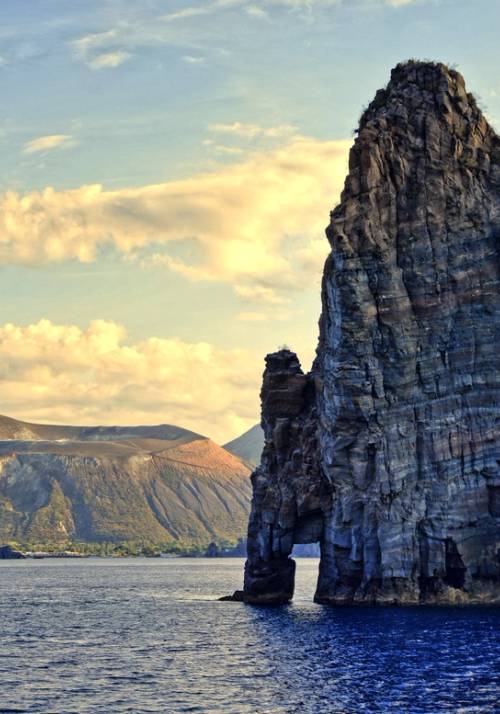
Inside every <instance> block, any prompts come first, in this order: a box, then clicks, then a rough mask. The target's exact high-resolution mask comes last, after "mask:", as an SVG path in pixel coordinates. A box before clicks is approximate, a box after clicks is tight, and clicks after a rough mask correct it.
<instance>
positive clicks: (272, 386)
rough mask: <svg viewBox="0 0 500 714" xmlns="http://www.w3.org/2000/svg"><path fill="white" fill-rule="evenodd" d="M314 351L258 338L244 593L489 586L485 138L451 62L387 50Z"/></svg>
mask: <svg viewBox="0 0 500 714" xmlns="http://www.w3.org/2000/svg"><path fill="white" fill-rule="evenodd" d="M327 237H328V239H329V241H330V244H331V248H332V250H331V254H330V256H329V258H328V259H327V261H326V265H325V270H324V277H323V288H322V303H323V309H322V315H321V320H320V337H319V344H318V350H317V358H316V360H315V363H314V365H313V369H312V371H311V373H310V374H307V375H306V374H304V373H303V372H302V370H301V368H300V365H299V362H298V360H297V357H296V356H295V355H294V354H293V353H292V352H289V351H281V352H278V353H276V354H273V355H268V357H267V358H266V371H265V373H264V383H263V388H262V426H263V429H264V431H265V440H266V443H265V448H264V453H263V457H262V461H261V464H260V466H259V467H258V468H257V469H256V471H255V472H254V474H253V477H252V478H253V489H254V491H253V506H252V512H251V516H250V523H249V531H248V536H249V541H248V560H247V563H246V568H245V584H244V591H243V593H240V594H239V595H238V596H237V597H240V598H242V599H244V600H245V601H247V602H257V603H276V602H285V601H288V600H289V599H290V598H291V597H292V594H293V586H294V568H295V565H294V563H293V561H292V560H291V559H290V557H289V556H290V553H291V550H292V547H293V544H294V543H309V542H313V541H319V542H320V544H321V564H320V573H319V580H318V586H317V592H316V597H315V599H316V600H317V601H318V602H325V603H332V604H344V603H346V604H349V603H367V604H370V603H409V604H413V603H433V602H437V603H476V602H499V601H500V551H499V528H500V429H499V414H500V399H499V397H500V389H499V381H500V350H499V346H500V339H499V338H500V334H499V333H500V329H499V328H500V299H499V255H498V252H499V242H500V140H499V138H498V137H497V135H496V134H495V133H494V131H493V130H492V128H491V127H490V126H489V125H488V123H487V121H486V119H485V118H484V116H483V115H482V113H481V111H480V110H479V108H478V106H477V104H476V102H475V100H474V98H473V96H472V95H471V94H468V93H467V91H466V89H465V86H464V81H463V78H462V77H461V76H460V74H458V73H457V72H455V71H453V70H451V69H448V68H447V67H446V66H444V65H442V64H433V63H420V62H409V63H406V64H403V65H398V67H396V68H395V69H394V70H393V71H392V74H391V80H390V82H389V84H388V86H387V87H386V88H385V89H382V90H380V91H379V92H377V94H376V96H375V99H374V100H373V102H372V103H371V104H370V106H369V107H368V109H367V110H366V111H365V112H364V114H363V116H362V117H361V120H360V126H359V132H358V136H357V138H356V141H355V143H354V146H353V148H352V150H351V154H350V161H349V174H348V176H347V179H346V182H345V188H344V191H343V193H342V196H341V202H340V205H339V206H338V207H337V208H336V209H335V210H334V211H332V213H331V221H330V225H329V226H328V228H327Z"/></svg>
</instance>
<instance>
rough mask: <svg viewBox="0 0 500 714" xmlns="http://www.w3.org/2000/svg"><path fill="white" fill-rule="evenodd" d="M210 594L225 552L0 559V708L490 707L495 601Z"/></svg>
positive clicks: (303, 568) (65, 711)
mask: <svg viewBox="0 0 500 714" xmlns="http://www.w3.org/2000/svg"><path fill="white" fill-rule="evenodd" d="M317 568H318V561H317V560H315V559H299V561H298V572H297V575H298V584H297V595H296V599H295V602H294V603H293V604H292V605H289V606H284V607H278V608H256V607H250V606H245V605H242V604H240V603H227V602H218V601H217V600H216V599H215V598H217V597H218V596H219V595H223V594H227V593H230V592H232V591H233V590H234V589H235V588H237V587H240V585H241V574H242V569H243V561H242V560H239V559H196V560H194V559H165V560H163V559H162V560H159V559H142V558H130V559H128V558H127V559H116V560H112V559H98V558H90V559H86V560H42V561H20V562H19V561H4V562H0V637H1V647H0V712H1V713H3V714H5V713H6V712H30V714H31V712H43V713H44V714H87V713H89V714H90V713H92V714H94V713H97V712H99V713H101V712H102V713H103V714H104V713H105V714H122V713H123V712H133V713H134V714H142V713H146V712H147V713H148V714H149V713H150V712H161V713H168V714H170V713H173V714H177V713H180V712H203V713H204V714H205V713H206V714H216V713H217V714H219V713H224V714H225V713H228V714H285V713H286V714H301V713H302V712H304V713H306V714H323V713H325V714H335V713H337V712H338V713H339V714H340V713H342V714H348V713H349V714H350V713H353V714H358V712H370V713H372V712H374V713H376V712H381V713H384V714H385V713H392V712H404V713H405V714H406V713H417V712H429V713H431V714H434V713H437V712H461V713H465V712H467V713H468V712H478V713H479V712H481V713H483V712H495V711H498V708H497V707H498V699H499V691H498V666H499V654H500V641H499V634H498V633H499V625H500V611H499V610H498V609H497V610H495V609H493V608H480V609H452V608H442V609H438V608H436V609H418V608H411V609H405V608H374V609H354V608H353V609H351V608H347V609H331V608H328V607H325V606H320V605H315V604H313V603H312V602H311V598H312V595H313V592H314V586H315V581H316V575H317Z"/></svg>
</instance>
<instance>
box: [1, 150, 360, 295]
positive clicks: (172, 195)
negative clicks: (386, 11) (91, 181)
mask: <svg viewBox="0 0 500 714" xmlns="http://www.w3.org/2000/svg"><path fill="white" fill-rule="evenodd" d="M349 145H350V142H349V141H317V140H313V139H307V138H295V139H292V141H291V142H289V143H288V144H286V145H285V146H282V147H280V148H277V149H273V150H271V151H261V152H258V153H255V154H252V155H251V156H250V157H249V158H247V159H246V160H244V161H241V162H239V163H234V164H231V165H224V166H219V167H218V168H217V169H216V170H214V171H212V172H209V173H202V174H198V175H195V176H192V177H191V178H187V179H183V180H179V181H170V182H166V183H160V184H155V185H148V186H143V187H139V188H125V189H120V190H113V191H108V190H105V189H104V188H103V187H102V186H101V185H91V186H82V187H80V188H76V189H72V190H65V191H56V190H54V189H53V188H50V187H48V188H46V189H44V190H42V191H32V192H29V193H27V194H24V195H20V194H18V193H16V192H13V191H10V192H7V193H5V194H4V195H3V196H0V263H4V264H6V263H18V264H19V263H21V264H34V265H36V264H43V263H47V262H51V261H63V260H68V259H76V260H79V261H81V262H91V261H93V260H95V259H96V258H97V257H98V255H99V251H100V250H102V249H104V248H106V247H108V248H109V247H112V248H114V249H115V250H116V251H118V252H119V253H121V254H122V255H125V256H128V257H140V258H141V259H143V262H144V263H146V264H148V261H149V262H150V263H151V262H152V263H156V264H164V265H165V266H167V267H168V268H169V269H170V270H174V271H176V272H178V273H181V274H182V275H184V276H185V277H186V278H188V279H191V280H211V281H221V282H227V283H230V284H231V285H232V286H233V287H234V288H235V290H236V291H237V292H238V294H240V295H245V293H246V296H247V297H248V298H250V297H251V295H252V293H255V294H256V295H257V294H258V295H259V297H260V299H264V298H265V297H267V299H268V300H270V301H273V300H274V301H279V300H281V299H282V294H283V293H286V291H289V290H294V289H301V288H303V287H307V286H308V285H309V284H310V279H311V275H313V274H314V275H317V272H318V269H319V266H320V265H321V263H322V261H323V259H324V257H325V255H326V251H327V242H326V239H325V238H324V237H323V236H324V227H325V225H326V223H327V222H328V211H329V209H330V208H331V207H333V205H334V204H335V203H336V202H337V200H338V197H339V193H340V191H341V189H342V186H343V181H344V176H345V173H346V163H347V153H348V148H349ZM187 240H189V241H191V244H192V245H193V246H194V247H195V250H191V251H190V252H189V254H188V255H184V254H183V253H182V250H181V251H179V250H178V249H179V246H181V247H182V241H187ZM151 247H153V251H156V252H155V254H154V255H153V257H152V258H147V257H146V258H145V256H144V255H142V256H141V253H143V252H144V250H145V249H146V248H149V249H150V252H151ZM280 294H281V297H280Z"/></svg>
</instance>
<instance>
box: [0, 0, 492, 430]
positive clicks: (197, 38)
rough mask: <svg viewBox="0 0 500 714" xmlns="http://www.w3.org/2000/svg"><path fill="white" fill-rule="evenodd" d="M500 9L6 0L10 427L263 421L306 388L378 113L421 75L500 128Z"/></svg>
mask: <svg viewBox="0 0 500 714" xmlns="http://www.w3.org/2000/svg"><path fill="white" fill-rule="evenodd" d="M499 24H500V2H499V1H498V0H250V1H247V0H204V1H203V2H195V1H191V0H186V1H184V2H181V1H179V0H141V2H135V0H100V1H99V2H98V1H96V0H73V1H72V2H67V0H23V1H22V2H20V1H19V0H2V2H1V3H0V82H1V88H2V104H1V108H0V144H1V150H2V155H3V171H2V174H1V176H0V203H1V204H2V205H1V210H0V271H1V273H2V275H1V280H0V381H1V385H0V394H1V401H0V412H2V413H4V414H7V415H9V416H13V417H17V418H20V419H25V420H30V421H40V422H58V423H65V424H71V423H76V424H98V423H101V424H154V423H171V424H176V425H178V426H183V427H185V428H188V429H192V430H194V431H196V432H199V433H202V434H204V435H207V436H210V437H212V438H213V439H215V440H216V441H218V442H219V443H223V442H225V441H228V440H229V439H232V438H233V437H235V436H237V435H239V434H240V433H242V432H243V431H245V430H246V429H247V428H249V427H251V426H252V425H253V424H255V423H256V422H257V421H258V419H259V389H260V382H261V375H262V371H263V367H264V356H265V355H266V353H268V352H271V351H274V350H276V349H277V348H278V347H280V346H282V345H284V344H286V345H289V346H290V347H291V348H292V349H294V350H295V351H296V352H297V353H298V354H299V357H300V359H301V362H302V365H303V367H304V369H305V370H307V369H309V368H310V364H311V361H312V359H313V357H314V350H315V347H316V341H317V322H318V318H319V313H320V281H321V272H322V267H323V263H324V260H325V257H326V255H327V252H328V243H327V241H326V238H325V236H324V228H325V226H326V225H327V223H328V217H329V211H330V210H331V209H332V208H333V207H334V206H335V204H336V203H337V201H338V199H339V195H340V191H341V190H342V186H343V180H344V177H345V174H346V166H347V156H348V150H349V146H350V145H351V143H352V140H353V130H354V129H355V127H356V125H357V122H358V119H359V116H360V114H361V111H362V109H363V107H365V106H366V105H367V104H368V103H369V102H370V100H371V99H372V98H373V96H374V94H375V92H376V90H377V89H378V88H380V87H382V86H384V85H385V84H386V83H387V81H388V79H389V75H390V70H391V67H393V66H394V65H396V64H397V63H398V62H400V61H403V60H405V59H409V58H411V57H413V58H417V59H433V60H439V61H443V62H447V63H449V64H452V65H453V66H456V68H457V69H458V70H459V71H461V72H462V74H463V75H464V76H465V79H466V83H467V86H468V89H469V90H471V91H473V93H474V94H475V95H476V97H478V99H479V103H480V106H481V107H482V108H483V111H485V113H486V115H487V117H488V119H489V121H490V122H491V123H492V124H493V126H495V128H496V129H497V130H498V129H499V128H500V73H499V71H498V68H499V59H500V45H499V43H498V39H497V36H498V27H499Z"/></svg>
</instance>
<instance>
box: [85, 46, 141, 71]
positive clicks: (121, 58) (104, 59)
mask: <svg viewBox="0 0 500 714" xmlns="http://www.w3.org/2000/svg"><path fill="white" fill-rule="evenodd" d="M129 57H131V54H130V53H129V52H124V51H123V50H120V51H117V52H103V53H102V54H100V55H97V56H96V57H94V58H93V59H91V60H89V61H88V62H87V65H88V67H90V69H108V68H110V67H119V66H120V65H121V64H123V63H124V62H126V61H127V60H128V59H129Z"/></svg>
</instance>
